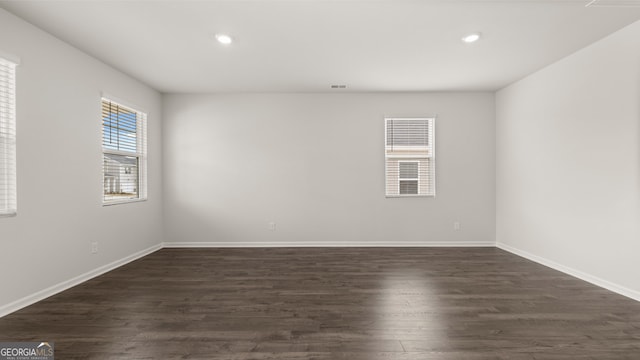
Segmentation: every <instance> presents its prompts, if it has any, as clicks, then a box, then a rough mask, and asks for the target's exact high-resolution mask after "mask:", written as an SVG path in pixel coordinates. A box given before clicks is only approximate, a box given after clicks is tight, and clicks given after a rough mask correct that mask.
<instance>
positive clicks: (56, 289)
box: [0, 244, 162, 318]
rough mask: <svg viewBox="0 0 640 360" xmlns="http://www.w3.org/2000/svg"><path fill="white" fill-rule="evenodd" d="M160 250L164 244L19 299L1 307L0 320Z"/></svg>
mask: <svg viewBox="0 0 640 360" xmlns="http://www.w3.org/2000/svg"><path fill="white" fill-rule="evenodd" d="M160 249H162V244H157V245H154V246H151V247H149V248H147V249H144V250H141V251H138V252H137V253H135V254H131V255H129V256H126V257H124V258H122V259H120V260H116V261H114V262H112V263H110V264H107V265H104V266H101V267H99V268H97V269H94V270H91V271H88V272H86V273H84V274H81V275H78V276H76V277H74V278H72V279H69V280H66V281H63V282H61V283H59V284H56V285H53V286H50V287H48V288H46V289H44V290H40V291H38V292H36V293H34V294H31V295H28V296H25V297H23V298H22V299H18V300H16V301H14V302H12V303H9V304H7V305H3V306H0V318H1V317H3V316H5V315H8V314H10V313H12V312H14V311H18V310H20V309H22V308H25V307H27V306H29V305H31V304H34V303H36V302H38V301H41V300H44V299H46V298H48V297H50V296H52V295H55V294H57V293H60V292H62V291H65V290H67V289H70V288H72V287H74V286H76V285H79V284H81V283H83V282H85V281H87V280H91V279H93V278H95V277H97V276H100V275H102V274H104V273H106V272H109V271H111V270H114V269H116V268H119V267H120V266H122V265H125V264H128V263H130V262H132V261H134V260H137V259H139V258H141V257H143V256H147V255H149V254H151V253H153V252H155V251H158V250H160Z"/></svg>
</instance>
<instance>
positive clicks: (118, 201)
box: [102, 199, 147, 206]
mask: <svg viewBox="0 0 640 360" xmlns="http://www.w3.org/2000/svg"><path fill="white" fill-rule="evenodd" d="M143 201H147V199H127V200H113V201H107V202H104V201H103V202H102V206H112V205H120V204H129V203H137V202H143Z"/></svg>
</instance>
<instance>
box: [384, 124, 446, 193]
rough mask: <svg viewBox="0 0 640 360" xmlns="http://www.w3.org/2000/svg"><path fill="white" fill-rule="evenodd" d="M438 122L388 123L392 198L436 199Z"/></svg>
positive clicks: (387, 161) (388, 177) (388, 189)
mask: <svg viewBox="0 0 640 360" xmlns="http://www.w3.org/2000/svg"><path fill="white" fill-rule="evenodd" d="M434 121H435V119H434V118H419V119H385V172H386V174H385V178H386V195H387V196H388V197H400V196H435V146H434Z"/></svg>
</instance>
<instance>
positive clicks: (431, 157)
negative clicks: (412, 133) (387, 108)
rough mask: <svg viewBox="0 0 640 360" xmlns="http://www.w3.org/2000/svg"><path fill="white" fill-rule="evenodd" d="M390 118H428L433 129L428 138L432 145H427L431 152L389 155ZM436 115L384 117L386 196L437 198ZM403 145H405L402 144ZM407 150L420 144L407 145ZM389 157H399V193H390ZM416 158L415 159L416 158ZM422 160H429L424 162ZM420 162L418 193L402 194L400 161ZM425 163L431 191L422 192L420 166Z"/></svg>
mask: <svg viewBox="0 0 640 360" xmlns="http://www.w3.org/2000/svg"><path fill="white" fill-rule="evenodd" d="M389 120H426V121H427V122H428V126H429V128H430V130H431V134H429V137H428V140H430V141H431V143H430V145H427V148H428V149H430V152H429V153H428V155H427V156H421V155H411V154H407V155H403V156H394V155H389V154H388V153H387V149H388V146H389V145H387V140H388V138H387V136H388V134H387V131H388V122H389ZM435 133H436V116H428V117H385V118H384V194H385V198H410V197H424V198H435V197H436V136H435ZM400 146H403V145H400ZM405 147H406V149H407V150H411V149H414V150H416V149H417V148H420V147H419V146H411V145H406V146H405ZM389 159H397V164H398V177H397V179H398V187H397V189H398V194H390V193H389V168H388V162H389ZM414 159H415V160H414ZM421 160H428V161H426V162H423V161H421ZM412 161H413V162H418V194H400V162H412ZM423 164H425V166H428V167H429V168H428V169H427V173H428V174H429V180H430V187H429V190H430V191H429V193H422V194H421V193H420V183H421V180H423V179H421V177H420V168H421V166H422V165H423ZM404 180H415V179H404Z"/></svg>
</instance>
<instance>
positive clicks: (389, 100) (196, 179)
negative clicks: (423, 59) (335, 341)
mask: <svg viewBox="0 0 640 360" xmlns="http://www.w3.org/2000/svg"><path fill="white" fill-rule="evenodd" d="M494 101H495V99H494V95H493V94H491V93H464V94H460V93H424V94H415V93H411V94H409V93H407V94H236V95H224V94H223V95H166V96H165V97H164V100H163V103H164V110H163V113H164V123H163V126H164V128H163V134H164V138H163V145H164V153H165V166H164V190H165V229H166V232H165V239H166V241H168V242H216V243H218V244H225V245H233V244H236V245H246V244H256V245H257V244H260V245H265V244H280V245H305V244H306V245H332V244H337V245H341V244H359V245H367V244H397V245H401V244H427V243H430V244H441V243H445V244H452V245H453V244H462V243H464V244H478V243H483V244H493V242H494V239H495V233H494V232H495V188H494V186H495V166H494V165H495V153H494V146H495V140H494V136H495V123H494V119H495V117H494ZM436 113H437V114H438V119H437V121H436V147H437V148H436V152H437V160H436V161H437V163H436V164H437V165H436V177H437V197H436V198H403V199H397V198H393V199H386V198H385V196H384V125H383V124H384V120H383V119H384V117H385V116H395V117H418V116H428V115H432V114H436ZM456 220H457V221H459V222H460V223H461V225H462V230H461V231H454V230H453V222H454V221H456ZM270 221H274V222H276V231H269V230H268V223H269V222H270Z"/></svg>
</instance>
